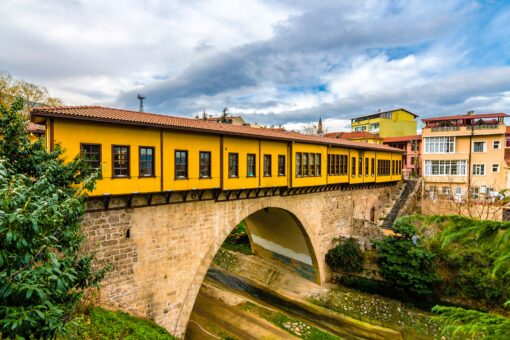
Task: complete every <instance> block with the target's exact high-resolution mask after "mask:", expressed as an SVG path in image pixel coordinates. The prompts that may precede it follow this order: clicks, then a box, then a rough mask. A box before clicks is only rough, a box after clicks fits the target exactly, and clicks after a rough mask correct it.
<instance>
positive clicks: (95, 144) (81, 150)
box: [80, 143, 103, 171]
mask: <svg viewBox="0 0 510 340" xmlns="http://www.w3.org/2000/svg"><path fill="white" fill-rule="evenodd" d="M84 146H98V147H99V153H98V156H99V160H98V161H97V162H98V163H99V165H98V167H91V169H94V170H96V169H97V170H99V171H101V167H102V166H101V165H102V163H103V145H102V144H99V143H80V153H81V154H82V155H84V156H85V157H86V156H87V155H86V153H85V154H84V151H85V150H84V149H83V147H84ZM86 162H88V163H89V165H90V163H92V162H91V161H90V160H86ZM94 162H95V161H94Z"/></svg>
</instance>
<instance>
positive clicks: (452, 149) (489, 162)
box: [422, 112, 508, 202]
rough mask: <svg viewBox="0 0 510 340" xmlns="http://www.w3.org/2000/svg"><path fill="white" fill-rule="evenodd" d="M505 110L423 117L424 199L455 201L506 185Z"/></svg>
mask: <svg viewBox="0 0 510 340" xmlns="http://www.w3.org/2000/svg"><path fill="white" fill-rule="evenodd" d="M505 117H508V115H507V114H504V113H490V114H473V113H472V112H470V113H468V114H466V115H457V116H448V117H437V118H428V119H423V123H424V126H423V131H422V136H423V153H422V159H423V161H422V166H423V179H424V182H423V183H424V198H429V199H433V200H435V199H438V198H445V199H450V200H453V201H455V202H461V201H464V200H466V199H473V200H483V199H490V198H494V197H496V196H498V192H499V191H501V190H503V189H504V188H506V186H507V183H506V167H507V165H506V162H505V142H506V138H505V135H506V126H505V123H504V118H505Z"/></svg>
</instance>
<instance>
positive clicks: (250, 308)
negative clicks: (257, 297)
mask: <svg viewBox="0 0 510 340" xmlns="http://www.w3.org/2000/svg"><path fill="white" fill-rule="evenodd" d="M241 309H243V310H245V311H247V312H251V313H254V314H257V315H258V316H260V317H262V318H264V319H266V320H267V321H269V322H271V323H272V324H273V325H275V326H278V327H280V328H281V329H283V330H285V331H286V332H288V333H290V334H292V335H295V336H297V337H299V338H301V339H307V340H312V339H313V340H338V339H341V338H340V337H338V336H336V335H333V334H331V333H328V332H325V331H323V330H320V329H318V328H316V327H314V326H310V325H308V324H306V323H304V322H302V321H300V320H298V319H294V318H291V317H289V316H288V315H285V314H282V313H279V312H273V311H271V310H268V309H266V308H264V307H261V306H258V305H256V304H254V303H252V302H246V303H244V304H243V305H242V307H241Z"/></svg>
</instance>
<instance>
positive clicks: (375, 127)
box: [368, 123, 379, 132]
mask: <svg viewBox="0 0 510 340" xmlns="http://www.w3.org/2000/svg"><path fill="white" fill-rule="evenodd" d="M368 130H369V131H370V132H379V123H374V124H370V125H369V127H368Z"/></svg>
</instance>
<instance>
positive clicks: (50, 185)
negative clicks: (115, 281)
mask: <svg viewBox="0 0 510 340" xmlns="http://www.w3.org/2000/svg"><path fill="white" fill-rule="evenodd" d="M23 109H24V103H23V101H22V100H16V101H15V102H14V103H13V104H12V105H11V106H10V107H8V108H6V107H4V106H2V105H0V114H1V121H0V128H1V129H2V132H3V139H2V141H1V142H0V320H1V322H0V333H1V336H0V337H4V338H5V337H7V338H9V337H10V338H16V337H24V338H31V337H35V338H48V337H49V338H51V337H54V336H55V335H56V334H58V333H62V332H65V330H66V323H67V322H68V321H69V320H70V319H71V318H72V316H73V312H74V310H75V307H76V306H77V304H78V302H79V301H80V298H81V296H82V294H83V292H84V290H85V289H87V288H88V287H94V286H96V285H97V284H98V282H99V280H100V279H101V278H102V276H103V274H104V271H103V270H98V269H95V268H94V267H93V266H92V257H91V256H90V255H87V254H84V253H82V252H81V250H80V249H81V246H82V243H83V240H84V236H83V234H82V233H81V231H80V221H81V218H82V215H83V213H84V200H85V198H86V192H87V190H90V189H92V188H93V186H94V182H95V178H96V177H97V175H96V174H95V173H91V172H90V171H88V169H87V165H86V162H85V161H84V160H83V159H81V158H80V157H77V158H76V159H75V160H73V161H72V162H70V163H67V164H65V163H64V162H63V160H62V158H61V157H60V155H61V153H62V151H61V149H60V148H59V147H57V148H56V149H55V151H53V152H47V151H46V150H45V149H44V141H42V140H39V141H37V142H35V143H31V142H30V141H29V137H28V133H27V131H26V129H25V120H24V118H23V117H22V115H21V114H20V112H21V111H22V110H23Z"/></svg>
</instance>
